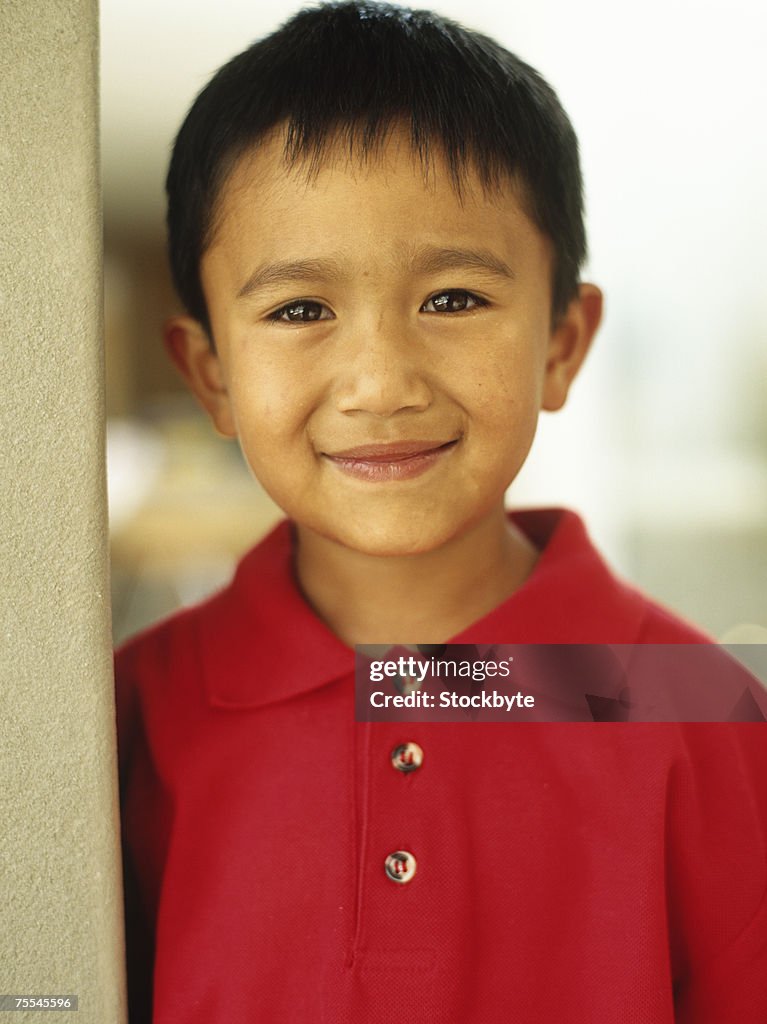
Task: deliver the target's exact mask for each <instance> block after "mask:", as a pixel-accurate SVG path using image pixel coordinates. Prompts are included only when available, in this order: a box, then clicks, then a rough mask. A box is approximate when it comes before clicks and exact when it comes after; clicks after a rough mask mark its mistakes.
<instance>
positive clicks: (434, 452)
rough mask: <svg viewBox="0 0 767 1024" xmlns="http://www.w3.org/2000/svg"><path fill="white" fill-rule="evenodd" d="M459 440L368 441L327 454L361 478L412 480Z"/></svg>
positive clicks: (341, 468)
mask: <svg viewBox="0 0 767 1024" xmlns="http://www.w3.org/2000/svg"><path fill="white" fill-rule="evenodd" d="M457 443H458V439H457V438H456V439H455V440H453V441H447V442H435V441H397V442H394V443H392V444H365V445H360V446H359V447H357V448H347V449H346V450H344V451H340V452H332V453H329V452H325V453H324V455H325V458H326V459H329V460H330V461H331V462H332V463H333V464H334V465H335V466H337V467H338V468H339V469H340V470H341V471H342V472H344V473H347V474H348V475H349V476H354V477H357V478H358V479H359V480H372V481H386V480H409V479H411V478H412V477H415V476H420V475H421V473H425V472H426V470H427V469H430V468H431V467H432V466H433V465H434V464H435V463H436V462H438V461H439V460H440V459H442V458H443V457H444V456H445V455H447V453H448V452H450V451H452V449H453V448H454V447H455V445H456V444H457Z"/></svg>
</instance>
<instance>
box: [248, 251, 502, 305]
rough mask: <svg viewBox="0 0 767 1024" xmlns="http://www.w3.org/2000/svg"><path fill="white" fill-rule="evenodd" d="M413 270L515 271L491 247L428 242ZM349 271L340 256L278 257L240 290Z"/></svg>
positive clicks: (414, 258)
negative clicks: (444, 246) (344, 270)
mask: <svg viewBox="0 0 767 1024" xmlns="http://www.w3.org/2000/svg"><path fill="white" fill-rule="evenodd" d="M406 265H407V267H408V269H409V271H410V272H411V273H418V272H421V273H426V274H434V273H439V271H441V270H460V269H465V268H468V269H471V270H483V271H487V272H489V273H491V274H494V275H496V276H497V277H505V278H507V279H510V280H513V279H514V271H513V270H512V269H511V267H510V266H509V265H508V264H507V263H505V262H504V261H503V260H502V259H500V257H498V256H496V255H495V254H494V253H492V252H490V251H489V250H488V249H452V248H451V249H445V248H442V247H440V246H434V245H424V246H420V247H419V248H417V249H415V250H413V251H411V253H410V254H409V256H408V257H407V258H406ZM345 276H346V275H345V274H344V272H343V270H342V268H341V264H340V262H339V261H338V260H336V259H308V260H277V261H276V262H275V263H265V264H263V265H262V266H260V267H258V268H257V269H256V270H255V271H254V272H253V273H252V274H251V275H250V277H249V278H248V280H247V281H246V282H245V284H244V285H243V286H242V288H240V290H239V291H238V292H237V298H238V299H243V298H246V297H247V296H249V295H252V294H253V293H254V292H257V291H258V290H259V289H261V288H265V287H267V286H268V285H273V284H289V283H292V282H294V281H306V280H307V279H308V278H313V279H315V280H322V281H339V280H341V279H342V278H343V277H345Z"/></svg>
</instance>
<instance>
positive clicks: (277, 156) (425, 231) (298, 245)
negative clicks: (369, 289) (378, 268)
mask: <svg viewBox="0 0 767 1024" xmlns="http://www.w3.org/2000/svg"><path fill="white" fill-rule="evenodd" d="M526 205H527V203H526V195H525V190H524V188H523V187H522V186H521V184H520V183H519V182H518V181H516V180H514V179H512V178H511V177H510V176H506V177H505V178H504V179H502V180H501V181H499V182H498V184H497V185H488V184H487V183H485V182H484V181H483V179H482V178H481V177H480V175H479V173H478V172H477V170H476V169H475V168H474V167H473V166H472V165H471V164H467V166H466V167H465V168H464V169H463V171H462V172H461V174H460V177H459V178H458V180H456V177H455V175H453V174H451V171H450V168H449V166H448V165H447V163H446V161H445V159H444V158H443V156H442V154H441V152H440V150H439V147H438V146H435V147H432V149H431V151H430V152H429V153H428V156H427V157H426V159H424V158H423V157H422V156H421V155H420V154H419V153H418V152H416V151H415V150H414V148H413V146H412V144H411V142H410V138H409V136H408V134H407V133H406V132H405V131H404V130H402V129H394V130H393V131H392V132H391V133H390V134H389V135H388V136H386V138H385V139H384V140H382V141H381V142H380V143H379V144H378V145H377V146H376V147H375V148H373V149H372V150H371V151H370V152H368V153H365V154H363V153H361V152H360V151H359V149H355V148H354V147H353V146H350V144H349V143H348V142H347V141H346V140H342V139H336V140H333V141H331V143H330V144H329V145H328V146H327V148H326V150H325V151H324V152H323V154H322V157H321V159H319V160H318V159H317V158H316V157H307V158H305V159H304V158H299V159H297V160H295V161H292V162H288V161H287V159H286V157H285V134H284V131H283V130H281V129H278V130H275V131H274V132H273V133H272V134H271V135H270V136H268V137H267V138H265V139H264V140H262V141H261V142H260V143H259V144H258V145H257V146H256V147H254V148H252V149H251V150H249V151H247V152H246V153H245V154H244V155H242V156H241V157H239V159H237V160H236V161H235V163H234V165H233V167H232V168H231V170H230V172H229V173H228V175H227V177H226V179H225V181H224V183H223V185H222V187H221V189H220V192H219V195H218V198H217V203H216V208H215V216H214V220H213V230H212V232H211V241H210V244H209V246H208V249H207V251H206V253H205V254H204V256H203V274H205V268H206V265H208V266H210V265H211V264H219V263H221V261H226V262H232V261H233V262H235V263H238V262H240V261H241V260H245V261H247V260H250V259H252V256H253V250H254V249H255V250H257V251H258V255H259V256H262V257H263V258H266V259H269V258H271V259H277V258H285V257H286V256H290V257H294V258H298V257H300V256H302V255H305V254H306V253H307V252H312V253H317V254H320V253H329V252H331V251H332V252H333V253H334V254H340V255H347V256H348V257H349V258H350V259H353V258H354V257H355V256H356V257H357V258H358V259H364V260H367V261H372V262H373V263H376V264H378V263H383V262H385V261H387V260H388V261H389V262H390V263H391V262H392V261H394V262H395V263H397V262H398V263H402V261H403V259H404V257H405V256H406V255H407V253H408V252H409V251H410V250H411V249H412V248H413V247H414V246H416V247H417V246H418V245H420V244H433V245H442V246H446V245H447V246H449V245H456V246H458V245H473V246H478V245H482V247H483V248H486V247H489V248H491V249H496V250H498V251H499V255H500V251H501V250H503V251H504V252H505V253H506V254H508V253H509V250H513V251H514V253H515V259H516V260H517V261H518V260H519V259H521V258H522V254H523V252H524V254H526V255H527V256H528V257H530V258H532V259H535V260H537V261H538V262H539V263H541V265H545V269H546V271H547V276H548V269H549V264H550V262H551V245H550V243H549V240H548V238H546V236H544V235H543V233H542V232H541V231H540V230H539V229H538V228H537V226H536V225H535V224H534V222H533V220H532V219H531V218H530V217H529V215H528V214H527V212H526Z"/></svg>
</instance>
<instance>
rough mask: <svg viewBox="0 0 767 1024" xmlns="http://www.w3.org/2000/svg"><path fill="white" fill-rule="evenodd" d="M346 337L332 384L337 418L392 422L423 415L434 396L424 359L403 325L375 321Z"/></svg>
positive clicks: (415, 340) (349, 332) (350, 332)
mask: <svg viewBox="0 0 767 1024" xmlns="http://www.w3.org/2000/svg"><path fill="white" fill-rule="evenodd" d="M345 333H346V337H345V338H344V339H343V341H342V344H341V350H340V353H339V358H340V359H341V360H342V368H341V371H340V373H339V374H338V376H337V378H336V401H337V407H338V409H339V411H340V412H343V413H350V414H351V413H368V414H370V415H373V416H393V415H394V414H395V413H398V412H403V411H409V412H422V411H423V410H425V409H428V407H429V406H430V405H431V403H432V400H433V393H432V387H431V384H430V381H429V374H428V368H427V365H426V360H425V353H424V352H423V351H422V348H421V346H420V345H419V342H418V338H417V336H416V333H415V332H414V331H412V330H410V329H408V325H407V324H406V323H403V322H402V321H399V320H396V319H395V318H391V319H387V318H385V317H379V318H378V319H377V321H376V322H375V323H373V322H370V321H368V322H367V323H365V324H358V325H357V326H356V327H352V326H351V325H350V327H349V331H348V332H345Z"/></svg>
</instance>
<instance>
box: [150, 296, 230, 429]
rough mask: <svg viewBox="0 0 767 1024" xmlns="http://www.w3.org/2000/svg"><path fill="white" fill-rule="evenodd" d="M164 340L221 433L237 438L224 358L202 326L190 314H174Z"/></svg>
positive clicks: (180, 371)
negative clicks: (221, 357)
mask: <svg viewBox="0 0 767 1024" xmlns="http://www.w3.org/2000/svg"><path fill="white" fill-rule="evenodd" d="M163 341H164V343H165V349H166V351H167V353H168V355H169V356H170V358H171V359H172V361H173V363H174V364H175V366H176V369H177V370H178V371H179V373H180V374H181V376H182V377H183V378H184V380H185V381H186V383H187V386H188V387H189V390H190V391H191V392H192V394H193V395H194V396H195V398H196V399H197V401H198V402H199V403H200V405H201V406H202V407H203V409H205V411H206V412H207V414H208V415H209V416H210V418H211V420H212V421H213V425H214V426H215V428H216V430H217V431H218V432H219V434H221V435H223V436H224V437H236V436H237V428H236V425H235V422H234V415H233V413H232V407H231V402H230V400H229V391H228V388H227V384H226V380H225V377H224V371H223V367H222V365H221V359H220V356H219V355H218V353H217V352H216V351H215V349H214V348H213V346H212V345H211V342H210V339H209V338H208V335H207V334H206V333H205V330H204V328H203V327H202V325H201V324H200V323H199V322H198V321H197V320H193V319H192V317H190V316H174V317H172V318H171V319H170V320H168V321H167V322H166V324H165V327H164V329H163Z"/></svg>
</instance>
